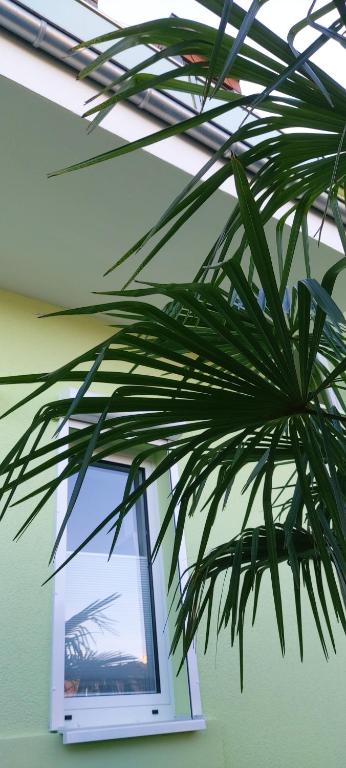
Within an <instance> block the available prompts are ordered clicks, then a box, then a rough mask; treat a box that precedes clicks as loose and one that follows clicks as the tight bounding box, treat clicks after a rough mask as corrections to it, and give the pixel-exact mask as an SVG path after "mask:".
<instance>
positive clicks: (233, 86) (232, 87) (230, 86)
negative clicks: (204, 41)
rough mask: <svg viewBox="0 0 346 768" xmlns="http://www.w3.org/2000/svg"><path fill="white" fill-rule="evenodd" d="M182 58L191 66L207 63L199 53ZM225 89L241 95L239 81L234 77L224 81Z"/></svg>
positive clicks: (185, 55) (226, 78)
mask: <svg viewBox="0 0 346 768" xmlns="http://www.w3.org/2000/svg"><path fill="white" fill-rule="evenodd" d="M182 58H183V59H184V61H189V62H190V64H199V62H201V61H207V59H206V57H205V56H200V55H199V54H197V53H191V54H184V56H182ZM223 87H224V88H226V89H227V90H228V91H235V92H236V93H241V88H240V83H239V80H236V79H235V78H234V77H225V79H224V81H223Z"/></svg>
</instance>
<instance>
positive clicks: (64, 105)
mask: <svg viewBox="0 0 346 768" xmlns="http://www.w3.org/2000/svg"><path fill="white" fill-rule="evenodd" d="M2 4H3V2H2ZM12 5H14V4H13V3H12ZM0 6H1V3H0ZM1 48H2V56H1V59H0V73H1V74H2V75H3V77H2V78H1V82H0V99H1V105H2V120H1V123H0V132H1V137H2V143H1V146H2V148H3V150H4V148H6V151H3V158H2V174H1V177H2V183H3V185H4V186H3V196H2V199H3V205H2V225H1V242H2V270H1V276H0V283H1V286H2V287H3V288H6V289H8V290H12V291H16V292H19V293H24V294H26V295H29V296H33V297H37V298H41V299H44V300H46V301H50V302H52V303H54V304H61V305H63V306H71V305H78V304H84V303H90V300H91V296H90V292H91V291H92V290H107V289H108V288H109V289H110V290H114V289H117V288H119V287H121V285H122V284H123V283H124V281H125V280H126V278H127V277H128V275H129V271H130V267H128V266H127V267H126V266H125V267H122V268H121V270H119V271H117V272H115V273H112V274H111V275H110V276H109V277H108V278H106V279H102V274H103V272H104V271H105V269H107V268H108V267H109V266H110V265H111V264H112V263H113V262H114V261H115V260H116V259H117V258H118V257H119V256H121V255H122V254H123V253H124V251H125V250H126V249H127V248H128V247H129V246H130V245H132V244H133V242H134V241H135V240H136V239H137V237H140V236H141V235H142V234H143V233H144V231H146V230H147V229H148V228H149V227H150V226H151V224H153V223H154V222H155V221H156V220H157V219H158V217H159V216H160V214H161V213H162V211H163V210H164V209H165V207H167V205H168V204H169V203H170V202H171V200H172V198H173V197H174V196H175V195H176V194H177V193H178V192H179V191H180V190H181V189H182V187H183V186H184V185H185V184H186V183H187V180H188V178H189V175H190V174H193V173H195V172H196V171H197V170H199V168H200V167H201V165H202V164H203V163H204V162H205V160H206V157H207V156H208V149H207V148H206V147H205V146H202V145H198V144H196V142H193V143H192V142H191V141H190V140H189V139H187V138H182V137H180V138H177V137H174V138H171V139H168V140H166V141H165V142H162V143H160V144H156V145H154V147H151V148H149V149H148V150H146V151H143V150H140V151H137V152H135V153H133V154H130V155H127V156H125V157H123V158H120V159H118V160H117V161H114V162H108V163H105V164H102V165H99V166H96V167H94V168H91V169H87V170H84V171H80V172H78V173H75V174H72V175H68V176H64V177H59V178H57V179H52V180H50V181H48V180H47V177H46V174H47V172H48V171H50V170H54V169H56V168H59V167H62V166H64V165H68V164H70V163H73V162H75V161H77V160H79V159H84V158H85V157H88V156H92V155H94V154H97V153H99V152H102V151H106V150H107V149H110V148H111V147H114V146H115V145H117V144H119V143H123V142H124V140H125V141H131V140H133V139H135V138H138V137H139V136H142V135H144V134H146V133H151V132H153V131H154V130H156V129H157V126H158V122H157V121H156V120H155V119H154V118H153V117H152V116H149V115H148V114H147V113H144V112H143V111H141V110H140V109H139V108H138V107H135V106H133V105H130V104H126V105H123V104H121V105H118V106H117V108H116V109H115V110H113V112H112V113H111V114H110V115H109V116H108V117H107V118H106V120H105V121H104V123H103V127H102V128H98V129H96V131H94V132H93V134H92V135H91V136H87V134H86V130H85V122H84V121H82V120H81V119H80V115H81V114H82V112H83V107H84V102H85V100H86V99H87V98H89V97H90V95H93V94H94V93H95V91H96V88H97V86H96V85H95V83H92V82H90V81H88V82H78V81H76V79H75V74H74V72H73V71H72V70H71V68H69V67H67V66H66V64H62V63H59V61H57V59H56V58H53V57H52V56H51V55H47V54H46V53H44V52H42V50H37V48H36V46H35V47H33V44H32V42H31V43H30V42H29V43H26V42H24V41H23V40H22V39H19V38H18V36H14V35H13V34H11V33H7V32H3V33H2V37H1ZM233 204H234V188H233V185H232V183H228V184H226V185H225V187H224V188H223V191H219V192H217V193H216V194H215V195H214V196H213V199H212V201H211V202H209V203H207V204H206V205H205V206H204V207H203V209H202V210H201V211H200V213H199V214H197V215H196V216H195V217H194V218H193V220H192V221H190V222H189V223H188V224H187V225H185V227H184V228H183V229H182V230H181V232H180V233H179V234H178V235H177V236H176V237H175V238H174V240H173V241H171V243H170V244H169V245H168V246H167V247H166V248H165V249H164V251H163V252H162V253H161V254H160V255H158V256H157V257H156V258H155V261H154V263H153V264H152V265H151V266H150V267H148V268H147V269H146V270H145V272H144V273H143V279H147V280H156V281H170V280H173V281H174V280H179V281H181V280H188V279H190V278H191V277H192V276H193V275H194V273H195V272H196V270H197V267H198V266H199V264H200V263H201V260H202V258H203V257H204V256H205V255H206V252H207V249H208V247H209V245H211V244H212V243H213V240H214V239H215V236H216V235H217V233H218V231H219V230H220V228H221V226H222V224H223V223H224V221H225V219H226V217H228V215H229V212H230V207H231V206H232V205H233ZM318 224H319V214H318V213H314V214H312V216H311V218H310V222H309V226H310V231H311V232H313V231H315V230H316V229H317V227H318ZM268 236H269V238H270V239H272V240H273V243H274V237H275V226H274V223H273V222H271V223H270V224H269V225H268ZM323 239H324V243H323V244H322V245H321V246H320V248H317V245H316V243H315V242H312V245H311V248H312V257H313V259H314V262H315V267H316V269H315V274H316V276H317V277H318V276H320V275H321V274H322V273H323V272H324V271H325V269H326V268H327V266H328V265H329V264H331V263H333V262H334V261H335V260H336V258H337V254H336V253H335V251H334V250H333V249H336V250H338V249H339V243H338V237H337V233H336V231H335V227H333V225H332V224H331V223H330V222H328V221H327V222H326V223H325V226H324V229H323ZM131 266H132V267H133V266H134V262H132V265H131ZM131 271H132V270H131ZM342 298H343V297H342Z"/></svg>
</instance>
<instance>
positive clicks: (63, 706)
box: [50, 392, 205, 744]
mask: <svg viewBox="0 0 346 768" xmlns="http://www.w3.org/2000/svg"><path fill="white" fill-rule="evenodd" d="M69 394H70V396H71V395H74V394H75V392H72V393H71V392H70V393H69ZM88 423H90V421H89V422H88V421H86V420H83V421H81V420H80V419H79V418H78V419H77V420H76V419H72V420H70V422H69V423H68V424H66V425H65V426H64V430H63V431H62V433H61V436H62V435H63V434H65V435H67V434H68V431H69V429H70V428H72V427H73V428H77V429H82V428H83V427H84V426H87V425H88ZM162 445H163V446H164V445H165V447H166V448H167V447H168V446H167V444H163V443H162ZM104 460H105V461H107V462H112V461H113V462H114V463H121V464H127V465H130V464H131V458H129V456H126V455H120V454H116V455H114V456H113V455H111V456H109V457H106V458H105V459H104ZM65 466H66V462H60V465H59V467H58V471H59V473H60V472H61V471H62V469H63V468H64V467H65ZM142 467H143V469H144V470H145V473H146V476H148V475H149V474H150V473H151V472H152V471H153V468H154V467H153V465H152V464H151V463H150V462H149V461H145V462H143V464H142ZM177 481H178V469H177V467H173V468H172V470H171V472H170V484H171V487H172V488H173V487H174V485H175V484H176V482H177ZM146 493H147V503H148V507H150V538H151V543H152V542H153V541H155V538H156V535H157V533H158V531H159V527H160V515H159V503H158V496H157V489H156V484H152V485H151V486H149V488H148V489H147V492H146ZM67 494H68V487H67V480H66V481H65V482H63V483H62V484H61V485H60V486H59V489H58V493H57V530H58V529H59V527H60V524H61V522H62V519H63V517H64V514H65V512H66V506H67ZM65 542H66V533H65V535H64V537H63V538H62V541H61V545H60V547H59V550H58V553H57V556H56V561H55V566H56V567H58V566H59V564H60V563H61V562H63V560H64V559H65V556H66V555H65V548H66V544H65ZM186 566H187V558H186V549H185V543H184V542H183V544H182V547H181V551H180V554H179V564H178V570H179V578H180V581H181V586H183V583H184V582H183V580H184V575H183V574H184V572H185V571H186ZM152 576H153V590H154V602H155V625H156V635H157V649H158V658H159V670H160V681H161V693H159V694H138V695H136V694H134V695H131V696H129V697H120V696H119V697H117V696H116V695H115V696H114V697H102V699H101V698H98V697H96V696H95V697H87V698H85V699H83V698H82V697H76V699H73V697H71V698H68V699H65V697H64V685H63V683H64V659H65V651H64V645H65V609H64V602H65V570H64V569H62V570H61V571H59V573H58V574H57V575H56V576H55V579H54V596H53V631H52V668H51V680H52V685H51V710H50V730H51V731H53V732H57V731H58V732H59V733H62V735H63V741H64V743H65V744H70V743H77V742H83V741H98V740H104V739H116V738H127V737H129V736H144V735H150V734H152V735H153V734H160V733H174V732H180V731H195V730H202V729H204V728H205V720H204V718H203V715H202V706H201V698H200V690H199V679H198V669H197V659H196V654H195V650H194V648H191V649H190V651H189V653H188V658H187V660H186V669H187V679H188V686H189V699H190V710H191V716H190V717H175V714H174V687H173V679H172V665H171V662H170V660H169V645H170V643H169V638H168V631H167V615H168V614H167V601H166V595H165V594H164V589H163V588H162V586H163V585H164V583H165V580H164V575H163V563H162V556H161V553H159V555H158V557H157V558H156V560H155V562H154V563H153V565H152ZM160 585H161V586H160ZM107 700H108V701H107ZM153 710H154V712H153ZM65 715H68V716H69V715H72V719H71V720H65Z"/></svg>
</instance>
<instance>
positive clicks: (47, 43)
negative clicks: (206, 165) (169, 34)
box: [0, 0, 247, 153]
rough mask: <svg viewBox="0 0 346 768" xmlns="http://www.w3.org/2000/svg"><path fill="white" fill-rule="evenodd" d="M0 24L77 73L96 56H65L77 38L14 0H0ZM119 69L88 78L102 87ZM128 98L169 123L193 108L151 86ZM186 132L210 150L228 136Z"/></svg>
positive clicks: (213, 130) (108, 66)
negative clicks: (147, 89) (141, 92)
mask: <svg viewBox="0 0 346 768" xmlns="http://www.w3.org/2000/svg"><path fill="white" fill-rule="evenodd" d="M0 27H3V28H4V29H6V30H7V31H8V32H11V33H12V34H14V35H16V36H17V37H19V38H21V39H22V40H25V41H26V42H27V43H30V44H31V45H32V46H33V47H34V48H38V49H39V50H41V51H43V52H44V53H46V54H48V55H49V56H52V57H53V58H55V59H57V60H58V61H59V62H60V63H61V64H64V65H65V66H68V67H70V68H71V69H74V70H76V71H77V72H80V71H81V70H82V69H83V68H84V67H85V66H86V65H87V64H89V63H90V62H91V61H94V60H95V58H96V56H97V53H96V51H94V50H92V49H91V48H88V49H83V50H81V51H77V53H75V54H73V56H72V55H70V56H69V55H68V54H69V52H70V51H71V48H73V47H74V46H75V45H77V44H78V43H80V42H81V40H80V39H78V38H76V37H72V35H70V34H67V33H66V32H64V31H63V30H61V29H59V28H58V27H56V26H55V25H54V24H52V23H51V22H50V21H47V20H46V19H43V18H41V17H40V16H38V15H37V14H36V13H35V12H34V11H31V10H29V9H28V8H26V7H25V6H23V5H21V4H19V3H17V2H14V0H0ZM122 72H124V68H123V67H121V66H120V65H119V64H116V63H115V62H106V63H105V64H103V65H102V66H101V67H99V68H98V69H97V71H95V72H93V73H92V77H91V78H89V79H92V80H93V81H94V82H96V83H97V84H98V85H103V86H105V85H108V84H109V83H110V82H112V80H114V79H115V78H116V77H118V76H119V74H122ZM128 101H129V102H130V103H131V104H133V105H134V106H136V107H137V108H138V109H142V110H143V111H145V112H147V113H148V114H150V115H151V116H153V117H155V118H157V119H158V120H160V121H162V122H164V123H168V124H169V125H173V124H174V123H177V122H180V121H182V120H187V119H188V118H191V117H192V116H193V115H195V114H196V112H195V111H194V110H192V109H189V108H188V107H186V106H185V105H183V104H182V103H181V102H179V101H178V100H176V99H174V98H173V97H171V96H168V95H166V94H163V93H161V92H159V91H155V90H153V89H150V90H149V91H147V92H145V93H143V94H136V95H135V96H131V97H130V98H129V100H128ZM186 134H187V135H188V136H189V137H190V138H192V139H194V140H195V141H197V142H198V143H199V144H202V145H203V146H205V147H207V148H209V149H213V150H215V149H219V148H220V146H222V144H223V143H224V141H226V139H228V138H229V136H230V133H229V132H228V131H224V130H222V128H218V127H217V126H216V125H215V124H213V123H212V122H210V123H208V124H205V125H203V126H199V127H197V128H195V129H192V130H190V131H187V132H186ZM246 148H247V147H246V145H239V144H237V145H236V146H235V147H234V149H235V151H236V152H237V151H238V152H239V153H241V152H243V151H244V150H245V149H246Z"/></svg>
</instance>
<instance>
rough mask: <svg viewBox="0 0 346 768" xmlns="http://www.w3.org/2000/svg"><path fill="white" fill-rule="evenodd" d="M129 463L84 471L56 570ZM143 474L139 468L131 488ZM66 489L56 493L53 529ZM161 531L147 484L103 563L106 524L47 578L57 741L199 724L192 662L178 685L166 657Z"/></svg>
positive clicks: (115, 495)
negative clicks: (155, 550) (156, 549)
mask: <svg viewBox="0 0 346 768" xmlns="http://www.w3.org/2000/svg"><path fill="white" fill-rule="evenodd" d="M74 426H76V425H74ZM77 426H78V427H79V428H81V427H82V426H83V425H82V424H80V423H78V425H77ZM130 465H131V458H130V457H129V456H111V457H108V459H107V461H100V462H98V463H97V464H94V465H93V466H91V467H89V469H88V471H87V473H86V476H85V479H84V482H83V485H82V488H81V490H80V493H79V496H78V499H77V502H76V504H75V507H74V510H73V513H72V515H71V518H70V520H69V522H68V524H67V529H66V531H65V534H64V537H63V540H62V541H61V544H60V546H59V552H58V560H57V564H58V563H59V562H63V561H64V560H65V559H66V557H68V555H69V554H70V553H71V552H73V551H74V550H75V549H76V548H77V547H78V545H79V544H81V542H82V541H84V539H85V538H86V537H87V536H88V534H89V533H90V532H91V531H92V530H94V529H95V528H96V527H97V525H98V524H99V523H100V522H101V521H102V520H103V518H104V517H105V515H107V514H109V513H110V512H111V511H112V510H113V509H114V508H115V507H116V506H117V504H118V503H119V502H120V500H121V498H122V496H123V492H124V489H125V485H126V482H127V479H128V474H129V468H130ZM151 471H152V467H151V466H150V464H148V463H145V464H144V465H143V466H142V467H141V468H140V470H139V474H138V477H137V478H136V480H135V483H136V482H139V481H140V480H141V479H142V478H143V476H145V475H146V474H148V473H150V472H151ZM74 483H75V477H71V478H69V480H68V482H67V483H66V484H65V486H64V487H62V488H61V492H60V494H59V498H58V507H59V508H58V526H59V525H60V523H61V521H62V519H63V517H64V514H65V512H66V506H67V502H68V498H69V497H70V495H71V493H72V491H73V486H74ZM159 526H160V514H159V503H158V490H157V488H155V487H154V486H150V487H149V489H148V491H147V494H146V497H145V498H143V499H141V500H140V501H139V502H138V503H137V504H136V505H135V506H134V507H133V508H132V510H131V511H130V512H129V513H128V514H127V516H126V518H125V520H124V522H123V524H122V527H121V531H120V534H119V537H118V539H117V542H116V545H115V547H114V550H113V552H112V554H111V556H110V557H109V551H110V546H111V542H112V532H109V526H106V527H105V528H102V529H101V530H100V531H99V533H98V534H97V535H96V536H95V537H94V538H93V539H91V541H90V542H89V543H88V544H87V545H86V546H85V547H84V548H83V550H82V551H81V552H80V553H79V554H78V555H76V557H75V558H73V559H72V561H71V562H70V563H69V564H68V565H67V566H66V567H65V568H64V569H62V571H60V572H59V573H58V574H57V576H56V577H55V595H54V619H53V665H52V697H51V730H54V731H61V732H62V733H63V735H64V741H65V742H68V743H70V742H73V741H85V740H94V739H104V738H117V737H121V736H129V735H143V734H145V733H164V732H167V731H178V730H197V729H199V728H202V727H204V721H203V719H202V718H201V717H200V716H196V715H200V702H199V697H198V691H197V689H196V684H197V685H198V679H196V675H195V670H193V669H192V667H193V663H192V662H193V658H192V657H191V659H190V667H191V668H190V669H189V668H188V667H189V665H188V664H187V668H186V670H185V677H184V676H183V679H182V680H180V681H179V683H177V681H176V677H175V671H174V664H173V662H172V661H171V660H170V658H169V646H170V639H169V623H168V622H167V615H168V612H167V596H166V587H165V584H166V579H165V572H164V563H163V555H162V553H161V555H160V556H158V557H157V558H156V560H155V562H154V563H153V564H151V562H150V557H149V555H150V551H151V548H152V545H153V542H154V541H155V538H156V535H157V532H158V530H159ZM191 676H192V678H194V680H192V682H193V685H194V687H195V693H194V695H193V691H192V689H191ZM184 686H185V689H186V690H185V696H184V691H183V690H182V688H184ZM191 692H192V695H191ZM184 698H185V703H182V702H183V700H184ZM187 700H188V706H187V703H186V702H187ZM197 710H198V711H197Z"/></svg>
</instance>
